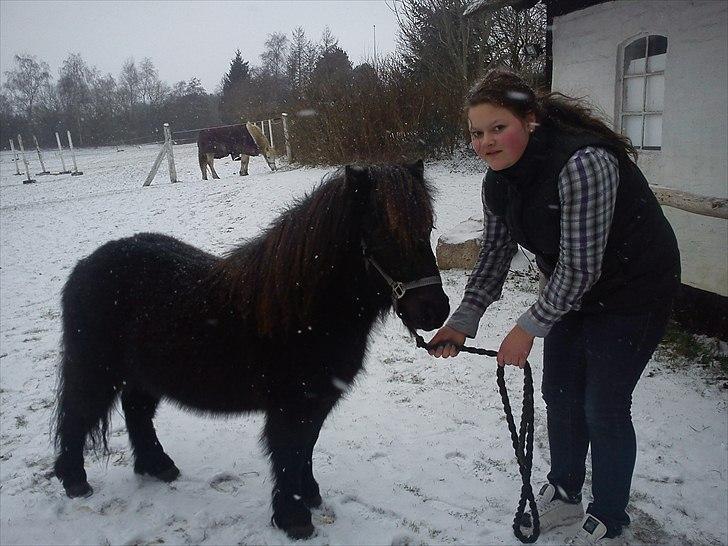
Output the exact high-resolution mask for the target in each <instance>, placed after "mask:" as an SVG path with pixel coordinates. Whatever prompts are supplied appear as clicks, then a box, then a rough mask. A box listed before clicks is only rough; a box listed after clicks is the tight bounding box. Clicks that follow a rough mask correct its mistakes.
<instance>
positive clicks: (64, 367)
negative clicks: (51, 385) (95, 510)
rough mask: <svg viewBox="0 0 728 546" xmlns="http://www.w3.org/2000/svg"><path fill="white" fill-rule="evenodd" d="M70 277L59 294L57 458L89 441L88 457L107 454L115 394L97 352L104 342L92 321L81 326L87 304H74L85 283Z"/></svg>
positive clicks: (106, 360) (108, 368) (108, 365)
mask: <svg viewBox="0 0 728 546" xmlns="http://www.w3.org/2000/svg"><path fill="white" fill-rule="evenodd" d="M77 269H78V268H77ZM76 273H77V271H74V273H72V274H71V277H70V278H69V280H68V282H67V283H66V286H65V288H64V291H63V342H62V347H61V362H60V365H59V368H58V378H57V391H56V392H57V397H56V407H55V409H54V413H53V417H54V418H53V425H52V430H51V432H52V436H53V439H54V445H55V447H56V449H57V450H59V451H60V452H64V451H69V450H70V451H77V450H79V449H81V450H82V449H83V447H84V446H85V445H86V440H87V439H90V440H91V446H92V448H93V449H94V451H98V449H99V447H102V450H103V453H104V454H108V453H109V443H108V436H109V423H110V420H111V411H112V409H113V407H114V402H115V401H116V398H117V394H118V390H117V387H116V381H114V379H113V375H112V374H113V372H112V370H113V369H114V366H113V362H112V361H111V358H112V355H111V354H110V353H109V351H108V350H103V349H99V348H102V347H104V346H105V345H107V344H108V340H106V339H104V338H102V337H100V332H101V330H100V329H96V328H94V327H93V326H92V321H90V320H83V316H84V315H87V314H88V313H87V312H88V309H89V308H92V305H89V303H91V304H92V302H86V301H81V300H79V299H78V297H77V296H79V295H80V294H78V287H79V284H81V281H83V282H86V281H88V280H89V279H78V278H76ZM74 293H75V294H74ZM84 310H86V313H84Z"/></svg>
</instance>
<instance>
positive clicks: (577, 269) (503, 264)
mask: <svg viewBox="0 0 728 546" xmlns="http://www.w3.org/2000/svg"><path fill="white" fill-rule="evenodd" d="M558 185H559V200H560V204H561V237H560V242H559V259H558V262H557V264H556V268H555V270H554V272H553V274H552V275H551V277H549V279H548V282H547V283H546V286H545V288H544V290H543V291H542V292H541V294H540V295H539V298H538V301H537V302H536V303H534V304H533V305H532V306H531V307H530V308H529V309H528V310H527V311H526V312H525V313H524V314H523V315H521V317H520V318H519V319H518V325H519V326H521V327H522V328H523V329H524V330H526V331H527V332H529V333H530V334H532V335H534V336H538V337H544V336H546V334H548V332H549V330H550V329H551V327H552V326H553V325H554V324H555V323H556V322H557V321H558V320H559V319H560V318H561V317H562V316H563V315H565V314H566V313H568V312H569V311H575V310H578V309H579V307H580V306H581V298H582V297H583V295H584V294H585V293H586V292H587V291H588V290H589V289H590V288H591V287H592V286H593V285H594V283H596V282H597V280H599V275H600V274H601V268H602V258H603V257H604V249H605V247H606V246H607V237H608V236H609V228H610V226H611V223H612V216H613V213H614V204H615V202H616V199H617V186H618V185H619V163H618V161H617V159H616V158H615V157H614V155H612V154H611V153H610V152H608V151H606V150H605V149H603V148H595V147H591V146H589V147H586V148H582V149H581V150H578V151H577V152H576V153H575V154H574V155H573V156H571V158H569V161H568V162H567V163H566V165H565V166H564V168H563V169H562V170H561V173H559V180H558ZM483 209H484V222H483V246H482V248H481V250H480V256H479V257H478V262H477V264H476V265H475V269H474V270H473V272H472V273H471V275H470V279H469V280H468V283H467V286H466V287H465V296H463V300H462V302H461V304H460V306H459V307H458V309H457V310H456V311H455V313H453V315H452V316H451V317H450V319H449V320H448V323H447V324H448V326H450V327H452V328H454V329H456V330H458V331H460V332H463V333H464V334H466V335H467V336H468V337H475V333H476V332H477V330H478V323H479V322H480V318H481V317H482V316H483V313H484V312H485V310H486V309H487V308H488V306H489V305H490V304H491V303H493V302H494V301H495V300H497V299H499V298H500V296H501V292H502V290H503V283H504V282H505V279H506V275H507V274H508V267H509V266H510V263H511V259H512V258H513V256H514V255H515V254H516V252H517V251H518V244H517V243H516V242H515V241H514V240H513V239H511V236H510V234H509V233H508V228H507V227H506V225H505V223H504V222H503V221H502V220H501V219H499V218H498V217H497V216H495V215H494V214H493V213H492V212H490V210H488V207H487V206H486V205H485V200H483Z"/></svg>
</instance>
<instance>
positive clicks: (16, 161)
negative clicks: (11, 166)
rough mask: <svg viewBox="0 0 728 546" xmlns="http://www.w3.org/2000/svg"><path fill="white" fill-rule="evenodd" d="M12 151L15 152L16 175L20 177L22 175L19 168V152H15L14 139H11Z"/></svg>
mask: <svg viewBox="0 0 728 546" xmlns="http://www.w3.org/2000/svg"><path fill="white" fill-rule="evenodd" d="M10 149H11V150H12V151H13V157H14V158H15V175H16V176H18V175H19V174H20V167H19V166H18V161H19V158H18V152H16V151H15V144H13V139H12V138H11V139H10Z"/></svg>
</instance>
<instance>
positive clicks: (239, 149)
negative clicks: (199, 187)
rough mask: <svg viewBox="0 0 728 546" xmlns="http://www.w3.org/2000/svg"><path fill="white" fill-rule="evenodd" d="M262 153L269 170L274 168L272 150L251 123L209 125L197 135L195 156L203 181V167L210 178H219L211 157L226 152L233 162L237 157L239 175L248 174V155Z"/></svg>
mask: <svg viewBox="0 0 728 546" xmlns="http://www.w3.org/2000/svg"><path fill="white" fill-rule="evenodd" d="M261 154H262V155H263V157H264V158H265V160H266V162H267V163H268V166H269V167H270V170H271V171H275V170H276V162H275V154H274V150H273V148H272V147H271V145H270V142H268V139H267V138H266V137H265V135H264V134H263V131H261V130H260V128H259V127H258V126H257V125H255V124H254V123H250V122H247V123H246V124H245V125H224V126H222V127H210V128H209V129H203V130H202V131H200V132H199V133H198V134H197V159H198V161H199V163H200V170H201V171H202V179H203V180H207V167H210V172H211V173H212V177H213V178H220V177H219V176H218V175H217V172H216V171H215V159H221V158H223V157H225V156H227V155H229V156H230V157H231V158H232V160H233V161H236V160H238V159H240V176H246V175H247V174H248V163H249V162H250V156H251V155H252V156H258V155H261Z"/></svg>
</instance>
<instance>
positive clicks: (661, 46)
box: [647, 34, 667, 57]
mask: <svg viewBox="0 0 728 546" xmlns="http://www.w3.org/2000/svg"><path fill="white" fill-rule="evenodd" d="M665 53H667V38H665V37H664V36H659V35H657V34H653V35H652V36H650V39H649V44H648V46H647V56H648V57H653V56H655V55H663V54H665Z"/></svg>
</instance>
